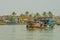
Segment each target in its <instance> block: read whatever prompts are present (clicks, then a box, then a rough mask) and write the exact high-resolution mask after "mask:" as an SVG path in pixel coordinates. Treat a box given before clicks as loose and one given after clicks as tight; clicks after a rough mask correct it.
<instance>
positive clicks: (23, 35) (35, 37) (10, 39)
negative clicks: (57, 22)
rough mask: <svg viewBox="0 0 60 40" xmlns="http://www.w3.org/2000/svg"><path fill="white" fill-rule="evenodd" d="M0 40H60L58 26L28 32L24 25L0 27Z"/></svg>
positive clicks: (59, 28) (59, 27)
mask: <svg viewBox="0 0 60 40" xmlns="http://www.w3.org/2000/svg"><path fill="white" fill-rule="evenodd" d="M0 40H60V26H55V27H54V29H53V30H42V31H41V30H34V31H28V30H27V29H26V26H25V25H0Z"/></svg>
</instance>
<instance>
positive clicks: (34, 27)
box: [26, 20, 54, 29]
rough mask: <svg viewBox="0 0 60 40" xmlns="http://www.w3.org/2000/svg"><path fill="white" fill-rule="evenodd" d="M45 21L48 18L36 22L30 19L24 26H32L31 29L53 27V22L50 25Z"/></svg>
mask: <svg viewBox="0 0 60 40" xmlns="http://www.w3.org/2000/svg"><path fill="white" fill-rule="evenodd" d="M41 22H42V23H41ZM45 22H46V23H45ZM47 22H48V20H40V21H38V22H36V21H31V20H30V21H28V22H27V25H26V28H27V29H29V28H32V29H48V28H53V27H54V24H53V23H52V24H51V25H48V23H47ZM41 24H42V25H41ZM43 24H44V25H43Z"/></svg>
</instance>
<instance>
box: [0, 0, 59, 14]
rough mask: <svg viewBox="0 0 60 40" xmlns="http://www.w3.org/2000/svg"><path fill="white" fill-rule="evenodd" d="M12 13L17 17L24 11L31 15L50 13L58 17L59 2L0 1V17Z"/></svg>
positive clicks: (51, 0)
mask: <svg viewBox="0 0 60 40" xmlns="http://www.w3.org/2000/svg"><path fill="white" fill-rule="evenodd" d="M13 11H15V12H16V13H17V15H20V14H21V13H25V11H29V12H30V13H31V14H35V13H36V12H39V13H40V14H42V13H43V12H44V11H46V12H47V13H48V11H51V12H52V13H53V14H54V15H60V0H0V15H11V14H12V12H13Z"/></svg>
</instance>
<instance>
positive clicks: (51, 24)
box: [48, 19, 53, 28]
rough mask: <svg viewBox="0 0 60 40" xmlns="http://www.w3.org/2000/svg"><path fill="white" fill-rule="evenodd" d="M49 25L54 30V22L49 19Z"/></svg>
mask: <svg viewBox="0 0 60 40" xmlns="http://www.w3.org/2000/svg"><path fill="white" fill-rule="evenodd" d="M48 25H49V26H50V27H51V28H53V23H52V20H51V19H48Z"/></svg>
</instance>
